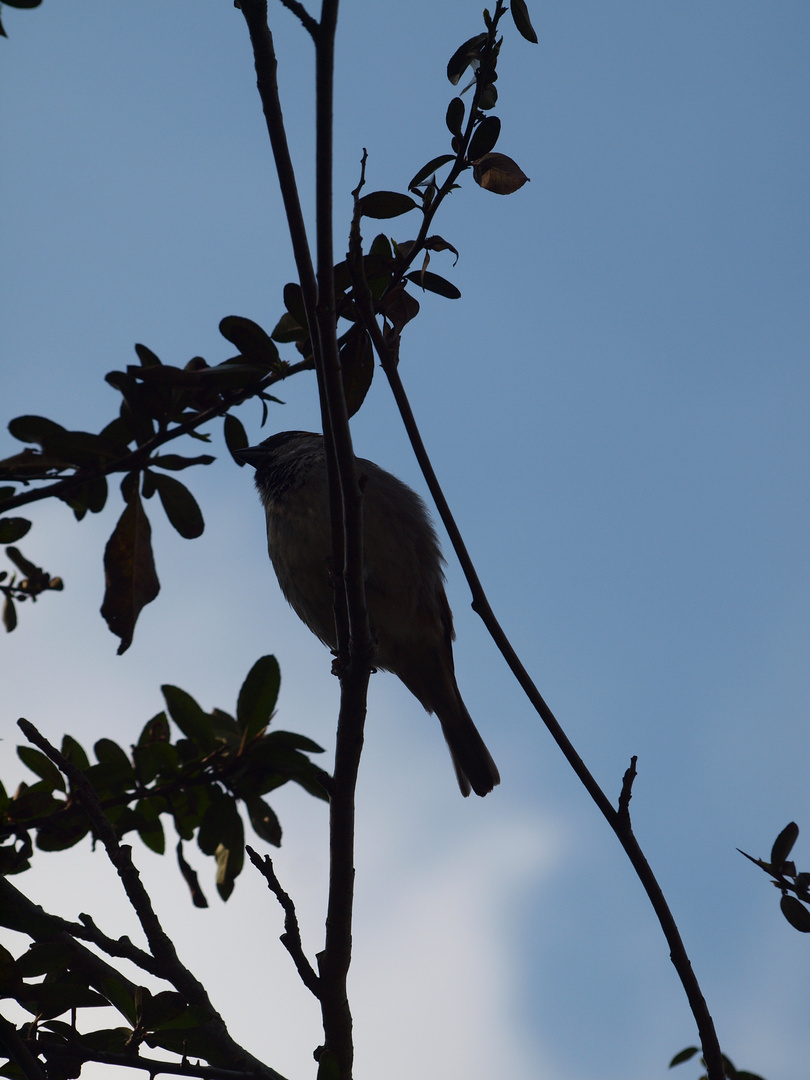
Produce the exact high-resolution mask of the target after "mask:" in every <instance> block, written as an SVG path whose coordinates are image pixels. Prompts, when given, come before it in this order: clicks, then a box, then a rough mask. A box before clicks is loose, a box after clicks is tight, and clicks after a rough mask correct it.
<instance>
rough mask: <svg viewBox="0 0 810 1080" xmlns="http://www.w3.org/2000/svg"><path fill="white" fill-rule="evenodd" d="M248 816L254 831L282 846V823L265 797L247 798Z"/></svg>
mask: <svg viewBox="0 0 810 1080" xmlns="http://www.w3.org/2000/svg"><path fill="white" fill-rule="evenodd" d="M245 805H246V806H247V812H248V816H249V817H250V824H251V825H252V826H253V831H254V832H255V833H256V835H257V836H258V837H259V838H260V839H261V840H265V841H266V842H267V843H268V844H273V845H274V846H275V847H281V823H280V822H279V820H278V818H277V817H276V815H275V812H274V811H273V810H272V808H271V807H270V806H268V805H267V803H266V802H265V801H264V799H260V798H254V799H247V800H246V803H245Z"/></svg>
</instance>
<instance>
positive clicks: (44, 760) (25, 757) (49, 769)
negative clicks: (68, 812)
mask: <svg viewBox="0 0 810 1080" xmlns="http://www.w3.org/2000/svg"><path fill="white" fill-rule="evenodd" d="M17 757H18V758H19V759H20V761H21V762H22V763H23V765H26V766H27V767H28V768H29V769H30V770H31V772H33V773H36V774H37V776H39V777H41V778H42V779H43V780H44V781H45V782H46V783H47V784H49V785H50V787H51V790H53V789H54V788H56V789H57V790H58V791H64V790H65V779H64V777H63V776H62V774H61V773H60V772H59V770H58V769H57V767H56V766H55V765H54V763H53V762H52V761H51V759H50V758H49V757H46V756H45V755H44V754H43V753H42V751H41V750H36V749H35V748H34V747H33V746H18V747H17Z"/></svg>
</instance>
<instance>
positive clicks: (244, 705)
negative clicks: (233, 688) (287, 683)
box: [236, 656, 281, 743]
mask: <svg viewBox="0 0 810 1080" xmlns="http://www.w3.org/2000/svg"><path fill="white" fill-rule="evenodd" d="M280 684H281V671H280V670H279V666H278V660H276V658H275V656H263V657H261V659H259V660H257V661H256V663H255V664H254V665H253V667H252V668H251V669H250V671H249V672H248V675H247V678H246V679H245V681H244V682H243V683H242V687H241V689H240V691H239V700H238V701H237V704H236V720H237V723H238V724H239V729H240V731H241V732H242V741H243V743H247V742H249V741H250V740H251V739H253V738H254V737H255V736H256V735H260V734H261V733H262V731H264V729H265V728H266V727H267V725H268V724H269V723H270V717H271V716H272V714H273V709H275V707H276V701H277V700H278V690H279V686H280Z"/></svg>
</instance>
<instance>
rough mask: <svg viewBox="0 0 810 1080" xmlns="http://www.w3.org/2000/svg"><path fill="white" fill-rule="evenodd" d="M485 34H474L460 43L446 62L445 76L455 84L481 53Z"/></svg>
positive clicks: (485, 38) (485, 37)
mask: <svg viewBox="0 0 810 1080" xmlns="http://www.w3.org/2000/svg"><path fill="white" fill-rule="evenodd" d="M486 40H487V35H486V34H476V35H475V37H471V38H469V39H468V40H467V41H465V42H464V44H463V45H460V46H459V47H458V48H457V49H456V51H455V52H454V53H453V55H452V56H451V57H450V59H449V60H448V62H447V78H448V79H449V80H450V82H451V83H452V84H453V86H455V85H456V84H457V83H458V81H459V79H460V78H461V76H462V75H463V74H464V72H465V71H466V70H467V68H468V67H469V66H470V64H472V63H473V62H474V61H477V60H478V59H479V57H480V55H481V46H482V45H483V44H484V42H485V41H486Z"/></svg>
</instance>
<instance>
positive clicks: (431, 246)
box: [425, 236, 459, 266]
mask: <svg viewBox="0 0 810 1080" xmlns="http://www.w3.org/2000/svg"><path fill="white" fill-rule="evenodd" d="M425 247H426V249H427V250H428V251H452V252H453V254H454V255H455V259H454V260H453V266H455V265H456V263H457V262H458V259H459V254H458V252H457V251H456V249H455V248H454V247H453V245H452V244H450V243H448V241H447V240H445V239H444V237H442V236H429V237H428V238H427V240H425Z"/></svg>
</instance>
